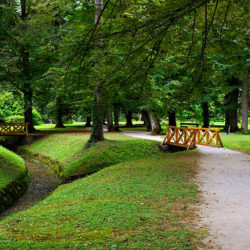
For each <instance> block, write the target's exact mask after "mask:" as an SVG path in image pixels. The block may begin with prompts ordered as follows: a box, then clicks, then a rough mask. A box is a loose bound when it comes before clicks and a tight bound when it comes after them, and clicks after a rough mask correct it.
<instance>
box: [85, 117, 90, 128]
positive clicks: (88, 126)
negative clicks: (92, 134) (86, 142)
mask: <svg viewBox="0 0 250 250" xmlns="http://www.w3.org/2000/svg"><path fill="white" fill-rule="evenodd" d="M85 127H86V128H90V127H91V115H87V117H86V124H85Z"/></svg>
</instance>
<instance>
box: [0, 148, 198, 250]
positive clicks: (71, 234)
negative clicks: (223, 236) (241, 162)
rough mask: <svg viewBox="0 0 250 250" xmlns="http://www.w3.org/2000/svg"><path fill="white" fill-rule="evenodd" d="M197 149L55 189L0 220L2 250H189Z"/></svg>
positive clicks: (193, 241) (193, 243)
mask: <svg viewBox="0 0 250 250" xmlns="http://www.w3.org/2000/svg"><path fill="white" fill-rule="evenodd" d="M195 159H196V152H185V153H177V154H162V153H159V154H156V155H154V156H150V157H143V158H142V159H138V160H133V161H126V162H122V163H120V164H117V165H113V166H111V167H107V168H105V169H103V170H101V171H99V172H98V173H95V174H93V175H90V176H88V177H86V178H83V179H79V180H77V181H74V182H72V183H69V184H64V185H61V186H59V188H57V189H56V190H55V191H54V192H53V193H52V194H51V195H50V196H49V197H48V198H47V199H45V200H44V201H42V202H40V203H38V204H37V205H35V206H34V207H32V208H30V209H28V210H26V211H23V212H20V213H17V214H14V215H12V216H9V217H7V218H6V219H4V220H3V221H1V223H0V248H1V249H103V248H105V249H196V248H197V247H198V246H200V239H201V234H202V232H201V231H200V230H198V228H197V227H196V226H195V222H196V219H197V216H196V210H195V207H194V205H195V204H196V203H197V201H198V198H199V195H198V191H197V186H196V185H195V184H194V181H193V179H194V176H195V171H196V160H195Z"/></svg>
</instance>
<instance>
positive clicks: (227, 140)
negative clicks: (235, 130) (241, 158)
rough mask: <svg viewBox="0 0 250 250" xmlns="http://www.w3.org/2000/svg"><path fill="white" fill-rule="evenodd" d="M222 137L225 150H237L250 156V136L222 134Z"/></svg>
mask: <svg viewBox="0 0 250 250" xmlns="http://www.w3.org/2000/svg"><path fill="white" fill-rule="evenodd" d="M220 136H221V140H222V142H223V145H224V147H225V148H229V149H235V150H239V151H242V152H244V153H248V154H250V134H248V135H241V134H229V135H226V134H221V135H220Z"/></svg>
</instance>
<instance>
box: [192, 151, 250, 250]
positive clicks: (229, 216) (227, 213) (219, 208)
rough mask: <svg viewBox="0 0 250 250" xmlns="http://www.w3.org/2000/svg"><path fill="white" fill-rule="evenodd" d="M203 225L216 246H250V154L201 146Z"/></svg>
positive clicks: (199, 173)
mask: <svg viewBox="0 0 250 250" xmlns="http://www.w3.org/2000/svg"><path fill="white" fill-rule="evenodd" d="M199 148H200V150H199V154H200V157H199V166H200V167H199V172H198V176H197V182H198V185H199V187H200V190H201V191H202V192H203V199H204V201H203V203H202V204H201V206H200V212H201V225H206V227H207V229H208V231H209V232H210V236H209V237H208V238H207V239H206V241H207V242H209V241H211V242H212V243H213V245H214V248H215V249H219V248H221V249H228V250H231V249H239V250H244V249H250V155H247V154H244V153H240V152H236V151H233V150H229V149H223V148H222V149H218V148H211V147H199Z"/></svg>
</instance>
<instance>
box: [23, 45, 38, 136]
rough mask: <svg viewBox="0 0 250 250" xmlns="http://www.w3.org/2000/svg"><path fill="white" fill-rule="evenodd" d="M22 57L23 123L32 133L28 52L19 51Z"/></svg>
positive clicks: (33, 129) (31, 94)
mask: <svg viewBox="0 0 250 250" xmlns="http://www.w3.org/2000/svg"><path fill="white" fill-rule="evenodd" d="M21 56H22V67H23V72H22V73H23V78H24V80H25V84H24V88H23V96H24V122H26V123H29V125H28V131H29V132H34V131H35V128H34V126H33V119H32V97H33V93H32V87H31V79H30V78H31V76H30V61H29V52H27V51H25V48H22V50H21Z"/></svg>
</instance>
